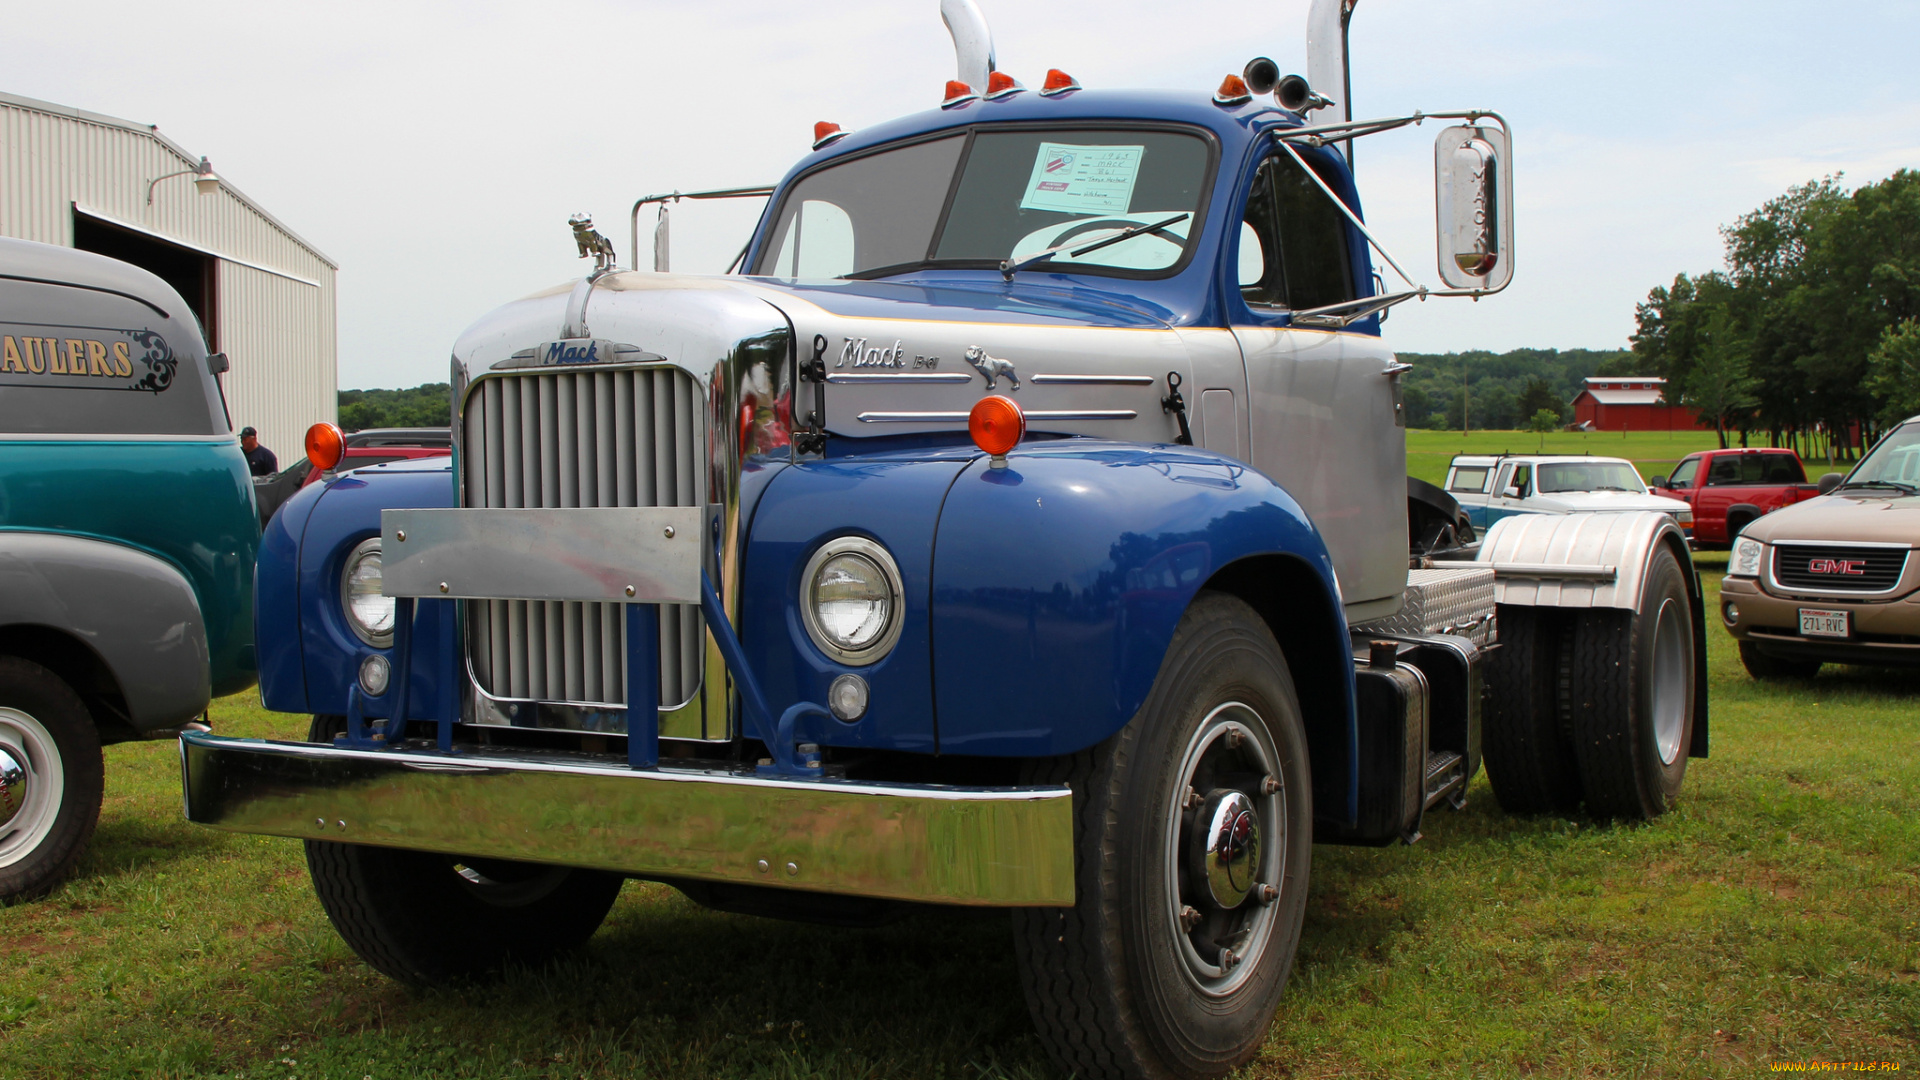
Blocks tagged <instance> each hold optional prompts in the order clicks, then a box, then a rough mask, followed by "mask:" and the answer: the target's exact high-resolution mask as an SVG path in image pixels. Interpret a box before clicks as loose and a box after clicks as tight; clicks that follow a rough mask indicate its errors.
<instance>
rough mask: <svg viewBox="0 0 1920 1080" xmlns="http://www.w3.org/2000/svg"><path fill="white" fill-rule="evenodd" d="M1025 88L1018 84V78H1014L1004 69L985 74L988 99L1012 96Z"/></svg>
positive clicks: (997, 99)
mask: <svg viewBox="0 0 1920 1080" xmlns="http://www.w3.org/2000/svg"><path fill="white" fill-rule="evenodd" d="M1025 89H1026V87H1024V86H1021V85H1020V80H1019V79H1016V78H1014V77H1013V76H1011V75H1009V74H1007V73H1006V72H1004V71H996V72H994V73H992V74H991V75H988V76H987V100H988V101H999V100H1000V99H1001V98H1008V97H1012V96H1013V95H1015V94H1017V93H1019V92H1020V91H1022V90H1025Z"/></svg>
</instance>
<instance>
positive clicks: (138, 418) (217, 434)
mask: <svg viewBox="0 0 1920 1080" xmlns="http://www.w3.org/2000/svg"><path fill="white" fill-rule="evenodd" d="M225 369H226V357H224V356H222V355H220V354H218V353H215V354H212V355H209V354H208V352H207V347H206V341H205V338H204V337H203V335H202V334H201V330H200V325H199V322H198V320H196V319H195V317H194V315H193V313H192V311H191V310H190V309H189V308H188V307H187V304H186V302H185V301H184V300H182V299H181V298H180V295H179V294H178V293H176V292H175V291H174V290H173V289H172V288H171V287H169V286H168V285H167V284H166V283H165V282H163V281H161V280H160V279H159V278H157V277H155V276H153V275H152V274H149V273H147V272H146V271H145V270H141V269H139V268H137V267H134V266H130V265H128V264H127V263H123V262H120V261H118V260H115V259H109V258H105V257H103V256H100V255H94V254H90V253H88V252H83V251H75V250H72V249H70V248H64V247H56V246H51V245H47V244H36V243H30V242H28V241H24V240H9V239H0V900H5V899H12V898H15V897H21V896H32V895H36V894H39V893H43V892H45V891H46V890H48V889H50V888H52V887H53V886H54V885H56V884H58V883H59V881H60V879H61V878H62V877H64V876H65V875H66V874H67V872H68V871H69V870H70V869H71V868H72V866H73V864H74V862H75V861H76V860H78V859H79V857H80V854H81V852H82V850H83V849H84V848H85V846H86V843H87V840H88V838H89V837H91V836H92V835H93V827H94V822H95V821H96V820H97V818H98V817H99V813H100V798H101V793H102V790H103V788H104V774H103V767H102V762H101V756H100V747H101V746H102V745H104V744H108V743H114V742H122V741H126V740H130V739H152V738H169V737H172V736H173V735H175V734H177V733H179V732H180V731H181V730H182V729H183V728H184V727H186V726H189V725H192V724H194V722H195V721H196V720H197V719H198V718H200V717H201V716H202V715H203V714H204V713H205V712H206V708H207V702H208V701H209V699H211V698H212V697H215V696H218V695H222V694H232V693H237V692H238V691H241V690H244V689H246V688H247V687H249V686H252V685H253V684H254V682H255V679H256V674H255V670H256V669H255V662H254V653H253V610H252V609H253V563H254V554H255V550H256V549H257V548H258V546H259V542H260V526H259V523H258V521H257V520H256V518H255V516H254V503H253V490H252V483H251V481H250V480H249V478H248V475H247V463H246V459H245V458H244V457H242V456H241V453H240V443H239V440H238V439H237V438H236V437H235V436H234V433H233V427H232V425H231V424H230V423H229V422H228V418H227V410H226V404H225V401H224V399H223V397H222V394H221V388H220V384H219V380H218V378H217V376H218V375H219V373H220V372H222V371H224V370H225Z"/></svg>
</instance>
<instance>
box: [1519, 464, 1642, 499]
mask: <svg viewBox="0 0 1920 1080" xmlns="http://www.w3.org/2000/svg"><path fill="white" fill-rule="evenodd" d="M1539 488H1540V494H1542V495H1546V494H1549V493H1551V492H1555V491H1637V492H1642V493H1644V492H1645V491H1646V490H1647V485H1645V484H1643V483H1641V482H1640V474H1639V473H1637V472H1635V471H1634V470H1633V466H1631V465H1629V464H1627V463H1626V462H1624V461H1572V462H1561V463H1557V464H1555V463H1549V464H1543V465H1541V466H1540V485H1539Z"/></svg>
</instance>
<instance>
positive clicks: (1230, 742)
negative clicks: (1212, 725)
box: [1227, 728, 1245, 750]
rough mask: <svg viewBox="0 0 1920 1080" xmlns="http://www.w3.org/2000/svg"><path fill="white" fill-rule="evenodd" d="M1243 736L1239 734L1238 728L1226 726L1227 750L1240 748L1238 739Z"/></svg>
mask: <svg viewBox="0 0 1920 1080" xmlns="http://www.w3.org/2000/svg"><path fill="white" fill-rule="evenodd" d="M1244 737H1245V736H1244V735H1242V734H1241V731H1240V729H1239V728H1228V729H1227V749H1229V750H1238V749H1240V740H1241V739H1242V738H1244Z"/></svg>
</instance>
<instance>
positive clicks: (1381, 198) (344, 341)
mask: <svg viewBox="0 0 1920 1080" xmlns="http://www.w3.org/2000/svg"><path fill="white" fill-rule="evenodd" d="M979 2H980V5H981V7H982V9H983V10H984V11H985V12H986V15H987V18H988V20H989V21H990V22H991V24H992V27H993V33H994V43H995V46H996V49H997V51H998V54H999V59H1000V66H1001V67H1002V69H1004V70H1007V71H1009V72H1011V73H1012V74H1014V75H1015V76H1016V77H1018V78H1020V79H1022V80H1023V81H1025V82H1026V83H1027V84H1029V85H1037V84H1038V83H1039V81H1040V79H1041V77H1042V76H1043V75H1044V73H1045V71H1046V69H1047V68H1049V67H1059V68H1062V69H1064V70H1066V71H1069V72H1071V73H1072V74H1074V75H1075V76H1077V77H1078V78H1079V79H1080V81H1081V83H1082V84H1083V85H1086V86H1088V87H1175V88H1190V89H1193V90H1211V89H1212V88H1213V87H1214V86H1215V85H1217V84H1218V82H1219V80H1220V78H1221V76H1222V75H1224V74H1225V73H1227V72H1229V71H1238V70H1239V69H1240V68H1241V66H1242V65H1243V64H1244V63H1245V62H1246V60H1247V59H1248V58H1249V57H1251V56H1254V55H1257V54H1262V53H1264V54H1267V55H1270V56H1272V57H1273V58H1274V59H1276V60H1277V61H1279V63H1280V66H1281V68H1282V70H1286V71H1301V72H1304V71H1305V68H1306V60H1305V45H1304V27H1305V15H1306V7H1307V4H1306V2H1305V0H1277V2H1266V3H1245V2H1237V3H1230V2H1224V0H1186V2H1184V3H1180V4H1172V3H1167V2H1165V0H1161V2H1156V3H1148V2H1144V0H1106V2H1104V3H1101V4H1098V5H1095V4H1089V3H1086V2H1085V0H1080V2H1074V3H1068V2H1064V0H1018V2H1015V0H979ZM938 8H939V5H938V0H812V2H809V3H805V4H794V3H785V4H777V3H762V2H734V0H708V2H705V3H698V4H693V3H657V2H650V0H607V2H592V0H546V2H543V3H538V4H530V3H489V2H473V0H467V2H461V3H411V2H408V0H385V2H381V3H365V2H358V0H347V2H341V0H335V2H331V3H326V4H313V3H309V4H300V5H291V4H268V3H260V2H258V0H253V2H247V3H237V2H223V0H202V2H200V3H197V4H192V5H181V4H153V3H150V2H146V0H139V2H105V0H64V2H62V3H57V4H55V3H33V4H29V3H25V2H22V0H13V2H11V3H9V4H7V5H6V8H5V12H6V14H5V22H6V26H7V34H6V38H7V40H8V42H9V46H10V47H9V48H8V49H7V50H6V56H7V59H6V63H5V66H4V67H0V89H4V90H7V91H10V92H13V93H17V94H23V95H26V96H29V97H36V98H41V99H44V100H48V101H53V102H58V103H60V104H64V105H71V106H76V107H78V108H82V109H88V110H92V111H95V112H102V113H107V114H110V115H113V116H119V117H123V118H125V119H128V120H133V121H137V122H140V123H151V124H158V125H159V127H160V129H161V130H162V131H163V132H165V133H166V134H167V135H169V136H170V137H172V138H173V139H174V140H175V141H177V142H179V143H180V144H182V145H183V146H185V147H186V148H187V149H188V150H190V151H192V152H193V153H195V154H206V155H208V156H210V157H211V158H212V160H213V162H214V165H215V167H216V168H217V170H218V171H219V172H220V174H221V175H222V176H224V177H226V178H227V179H228V180H229V181H230V182H231V183H232V184H233V185H234V186H236V187H237V188H239V189H240V190H242V191H244V192H246V193H247V194H248V195H249V196H251V197H252V198H253V199H255V200H256V201H257V202H259V203H260V204H261V205H263V206H265V207H266V208H267V209H268V210H270V211H271V212H272V213H273V214H274V215H275V216H277V217H279V218H280V219H281V220H282V221H284V222H285V223H287V224H288V225H289V226H290V227H292V228H293V229H294V230H295V231H297V232H299V233H300V234H301V235H302V236H304V237H305V238H306V239H307V240H308V241H309V242H310V243H312V244H314V245H316V246H317V247H319V248H320V249H321V250H322V251H324V252H325V253H326V254H327V255H329V256H330V257H331V258H333V259H334V261H336V262H337V263H339V265H340V279H339V281H340V290H339V296H340V384H341V386H342V387H349V388H352V387H372V386H410V385H416V384H418V383H421V382H427V381H440V380H443V379H445V378H446V371H447V356H448V354H449V351H450V349H451V346H452V343H453V340H454V338H455V337H456V336H457V335H458V334H459V332H460V331H461V329H462V328H463V327H465V326H466V325H467V324H468V323H470V322H472V321H473V320H474V319H475V318H477V317H478V316H479V315H481V314H482V313H483V312H485V311H486V310H488V309H489V308H492V307H493V306H495V305H497V304H499V303H501V302H503V301H506V300H509V299H512V298H514V297H517V296H521V295H524V294H526V293H528V292H531V291H533V290H535V289H537V288H541V287H544V286H547V285H550V284H553V283H555V282H558V281H561V280H563V279H566V278H568V277H572V276H577V275H578V274H579V273H581V272H582V267H583V266H584V264H582V263H580V262H578V261H577V260H576V259H575V258H574V251H573V246H572V242H571V239H570V237H569V234H568V231H567V228H566V218H567V215H568V214H570V213H572V212H575V211H586V212H588V213H591V214H592V215H593V217H594V219H595V221H596V222H598V223H600V225H601V228H602V230H603V231H604V232H606V233H607V234H608V235H610V236H611V237H613V239H614V241H615V244H616V246H617V247H618V249H619V253H620V255H621V261H622V262H623V263H626V262H628V261H629V260H630V258H631V255H630V252H629V251H628V246H629V244H628V239H627V213H628V208H629V207H630V206H631V204H632V202H633V200H634V199H635V198H636V197H637V196H639V195H641V194H644V193H652V192H660V191H669V190H673V189H676V188H678V189H682V190H696V189H700V188H706V187H727V186H736V185H745V184H755V183H770V182H772V181H774V180H776V179H778V178H779V177H780V176H781V175H782V174H783V173H784V172H785V171H786V170H787V168H788V167H790V166H791V165H792V163H793V162H794V161H796V160H797V159H798V158H799V157H800V156H802V155H803V154H805V153H806V152H807V148H808V142H809V141H810V137H811V132H812V126H813V123H814V121H816V120H822V119H825V120H833V121H836V122H838V123H840V124H841V125H843V126H845V127H850V128H857V127H861V126H866V125H871V124H874V123H877V122H879V121H882V120H885V119H888V118H890V117H893V116H897V115H900V114H902V113H906V112H912V111H917V110H919V109H921V108H924V107H929V106H932V105H934V104H936V102H937V99H938V97H939V95H940V91H941V87H942V85H943V83H944V81H945V80H946V79H948V78H951V77H952V72H953V53H952V47H951V45H950V43H949V40H948V38H947V35H946V31H945V28H944V27H943V26H942V25H941V22H940V18H939V11H938ZM1096 12H1097V14H1094V13H1096ZM1916 44H1920V3H1914V2H1913V0H1881V2H1873V0H1866V2H1856V3H1851V4H1846V5H1834V4H1820V5H1811V4H1795V5H1789V4H1784V3H1760V2H1751V0H1747V2H1707V0H1687V2H1674V0H1667V2H1664V3H1652V2H1630V0H1610V2H1606V3H1593V2H1580V3H1571V2H1569V3H1555V2H1552V0H1547V2H1542V0H1528V2H1521V0H1486V2H1445V3H1443V2H1438V0H1424V2H1422V0H1365V2H1363V3H1362V4H1360V6H1359V9H1358V11H1357V13H1356V15H1355V17H1354V33H1353V67H1354V74H1353V86H1354V92H1353V96H1354V103H1353V104H1354V111H1355V114H1356V115H1360V116H1381V115H1386V114H1389V113H1396V112H1405V111H1410V110H1412V109H1415V108H1421V109H1427V110H1429V111H1432V110H1440V109H1454V108H1463V107H1479V108H1492V109H1497V110H1499V111H1501V112H1503V113H1504V114H1505V115H1506V116H1507V118H1508V120H1509V121H1510V122H1511V123H1512V125H1513V129H1514V135H1515V150H1514V156H1515V159H1516V162H1517V183H1516V185H1515V196H1516V200H1517V204H1518V209H1517V212H1516V215H1515V217H1516V234H1517V237H1518V257H1517V259H1516V263H1515V265H1516V269H1517V275H1516V278H1515V281H1514V284H1513V286H1512V287H1511V288H1510V289H1508V290H1507V291H1506V292H1505V293H1503V294H1501V295H1500V296H1497V297H1494V298H1492V299H1489V300H1486V301H1482V302H1480V303H1478V304H1474V303H1468V302H1464V301H1458V300H1455V301H1429V302H1428V303H1426V304H1424V305H1416V304H1410V305H1406V306H1403V307H1401V308H1400V309H1398V310H1397V311H1396V312H1395V314H1394V316H1393V318H1392V320H1391V321H1390V322H1389V323H1388V324H1387V328H1386V329H1387V336H1388V339H1389V340H1390V341H1391V342H1392V343H1393V344H1394V346H1395V347H1397V348H1399V349H1403V350H1409V351H1421V352H1431V351H1447V350H1455V349H1469V348H1489V349H1509V348H1517V347H1522V346H1539V347H1558V348H1616V347H1620V346H1623V345H1625V344H1626V339H1627V335H1628V334H1629V333H1631V331H1632V328H1633V305H1634V303H1635V301H1637V300H1639V299H1641V298H1643V297H1644V296H1645V294H1646V292H1647V290H1648V289H1649V288H1651V287H1652V286H1654V285H1658V284H1662V283H1664V282H1666V281H1668V280H1671V278H1672V276H1673V275H1674V274H1675V273H1676V272H1678V271H1682V270H1686V271H1697V270H1706V269H1711V268H1713V267H1715V266H1717V265H1718V264H1719V261H1720V254H1721V245H1720V237H1719V234H1718V232H1717V229H1718V227H1719V226H1720V225H1722V224H1724V223H1727V222H1729V221H1731V220H1733V218H1735V217H1736V216H1737V215H1739V214H1741V213H1743V212H1746V211H1748V210H1751V209H1753V208H1755V207H1757V206H1759V205H1760V204H1761V203H1762V202H1764V201H1765V200H1766V199H1768V198H1770V197H1772V196H1774V195H1777V194H1779V193H1780V192H1782V191H1783V190H1785V188H1786V187H1787V186H1788V185H1790V184H1796V183H1802V182H1805V181H1807V180H1810V179H1813V178H1815V177H1819V176H1823V175H1826V174H1829V173H1836V172H1844V173H1845V174H1846V179H1847V182H1848V183H1849V184H1850V185H1857V184H1860V183H1866V182H1870V181H1875V180H1879V179H1882V178H1884V177H1886V176H1887V175H1889V174H1890V173H1892V172H1893V171H1894V170H1896V169H1899V168H1902V167H1920V78H1916V77H1915V69H1914V60H1913V53H1914V49H1915V46H1916ZM1432 135H1433V133H1432V129H1431V127H1429V128H1428V129H1426V130H1424V131H1422V130H1417V129H1416V130H1413V131H1403V132H1399V133H1391V134H1386V135H1380V136H1375V137H1373V138H1370V139H1367V140H1365V141H1363V142H1362V143H1361V144H1360V149H1359V155H1358V163H1359V170H1358V171H1359V184H1360V190H1361V193H1362V198H1363V200H1364V201H1365V203H1366V205H1367V210H1368V217H1369V220H1370V222H1372V223H1373V224H1374V226H1375V227H1376V229H1377V230H1378V231H1380V232H1381V233H1383V234H1384V236H1385V237H1386V238H1387V240H1388V245H1389V248H1390V249H1391V250H1393V251H1394V252H1395V254H1396V257H1397V258H1398V259H1399V260H1400V261H1401V263H1402V264H1403V265H1406V266H1407V267H1408V268H1409V269H1410V270H1414V268H1415V267H1418V270H1415V274H1416V276H1418V277H1423V278H1424V279H1426V280H1428V281H1432V279H1433V277H1434V274H1433V268H1432V261H1433V241H1432V238H1431V229H1432V216H1433V199H1432V190H1431V183H1432V180H1431V174H1432V164H1431V162H1432V148H1431V141H1432ZM757 212H758V209H757V206H756V207H755V208H753V209H752V210H751V211H750V212H745V211H743V210H742V209H739V208H736V209H735V210H733V211H731V212H728V211H723V210H718V209H714V208H712V206H711V205H709V206H705V207H694V208H689V209H687V210H685V211H684V212H683V213H680V214H678V215H677V216H676V217H675V221H674V237H675V249H674V254H675V269H680V270H707V271H716V270H719V269H720V268H721V266H722V265H724V263H725V262H726V261H727V260H728V258H729V257H730V256H731V255H732V254H733V252H734V251H735V250H737V249H738V246H739V244H740V243H741V242H743V241H744V239H745V236H746V233H747V231H748V230H749V229H750V228H751V226H752V220H753V217H754V216H755V215H757Z"/></svg>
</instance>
